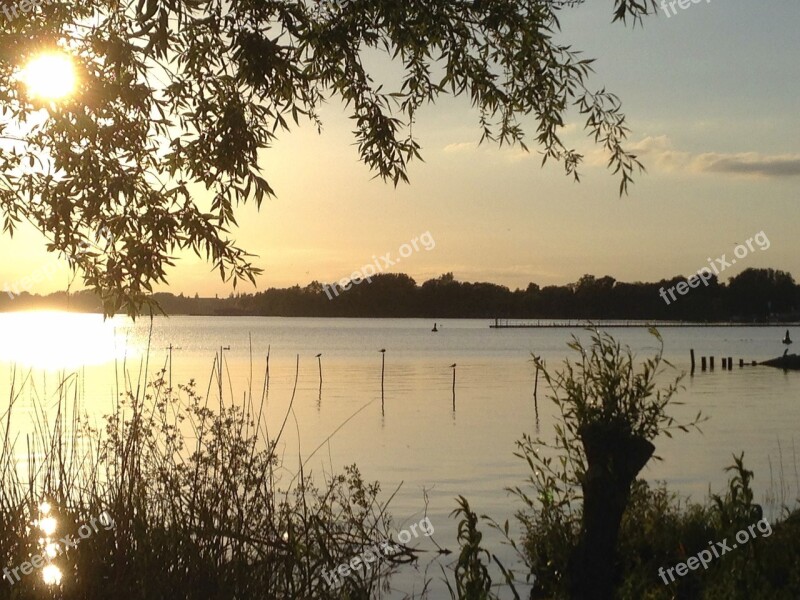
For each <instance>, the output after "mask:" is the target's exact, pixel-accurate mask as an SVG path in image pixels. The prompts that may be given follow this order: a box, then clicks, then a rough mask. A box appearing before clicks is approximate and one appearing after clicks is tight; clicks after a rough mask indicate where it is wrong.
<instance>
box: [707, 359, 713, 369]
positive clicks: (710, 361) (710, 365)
mask: <svg viewBox="0 0 800 600" xmlns="http://www.w3.org/2000/svg"><path fill="white" fill-rule="evenodd" d="M708 368H709V369H711V370H712V371H713V370H714V357H713V356H709V357H708Z"/></svg>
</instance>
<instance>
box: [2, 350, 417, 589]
mask: <svg viewBox="0 0 800 600" xmlns="http://www.w3.org/2000/svg"><path fill="white" fill-rule="evenodd" d="M218 366H220V367H221V363H219V365H218ZM123 371H124V369H123ZM215 371H218V372H219V373H220V375H221V373H222V369H221V368H219V369H215ZM144 372H145V373H146V372H147V363H146V362H145V365H144ZM166 373H167V370H166V369H162V370H160V371H158V372H157V373H156V375H155V376H154V377H153V378H151V379H150V380H149V381H147V382H146V384H141V385H140V383H138V382H136V383H133V382H131V380H130V379H129V378H128V377H127V376H123V377H122V382H119V380H118V382H117V385H118V389H117V392H116V394H117V397H116V398H115V402H114V407H113V410H112V411H111V413H110V414H109V415H106V416H105V417H104V418H103V419H102V420H101V421H100V422H99V424H93V423H92V421H91V420H90V419H89V418H88V417H87V416H86V415H85V414H83V413H82V409H81V404H82V403H81V401H82V398H81V393H80V392H79V387H80V386H79V385H78V381H77V379H76V377H75V376H69V377H67V376H65V377H62V380H61V381H60V382H59V386H58V388H57V391H56V392H55V398H54V399H53V400H50V399H47V398H38V397H36V395H35V394H32V395H33V396H34V397H33V399H32V401H31V402H32V405H33V412H32V413H31V414H33V432H32V433H31V434H29V435H26V436H25V437H24V438H23V437H22V436H19V435H17V434H16V432H18V431H20V427H19V424H18V420H19V417H20V413H23V414H24V413H25V412H26V410H23V408H25V409H26V408H27V407H21V404H22V398H23V394H24V392H23V388H25V387H26V383H25V382H23V383H22V384H20V383H18V382H16V381H13V380H12V383H11V386H10V388H11V389H10V393H9V399H8V406H7V407H5V408H6V410H5V412H4V413H3V418H2V438H3V442H2V448H0V471H1V473H2V474H1V475H0V476H1V477H2V480H1V481H0V522H1V523H2V528H0V556H2V557H3V560H4V564H3V565H2V566H3V567H6V568H8V569H9V570H10V569H13V568H14V567H19V566H20V565H21V564H22V563H23V562H25V561H30V560H31V557H32V556H33V555H34V554H37V553H39V552H40V551H41V549H42V541H41V538H42V533H41V531H39V528H38V527H37V524H36V519H37V517H38V512H39V510H38V507H39V505H40V504H41V503H42V502H44V501H47V502H49V503H50V504H51V505H52V516H53V517H54V518H55V519H56V522H57V531H56V533H55V534H54V536H53V537H54V539H57V538H59V537H61V536H64V535H67V534H68V535H71V536H72V537H73V538H75V539H77V538H78V535H77V533H76V532H77V530H78V528H79V527H80V526H81V525H82V524H84V523H89V522H90V521H91V520H92V519H93V518H95V519H96V518H97V517H98V516H99V515H100V514H101V513H103V512H106V513H107V514H109V515H110V516H111V518H112V519H113V523H114V525H113V527H109V528H103V527H101V528H99V529H98V531H97V532H95V533H93V534H92V535H91V536H89V537H87V538H86V539H82V540H81V541H80V543H79V544H78V545H77V546H76V547H71V548H69V549H66V550H64V551H63V552H62V553H61V554H59V555H58V556H56V557H55V558H53V559H52V561H51V562H52V564H53V565H55V566H57V567H58V569H60V571H61V574H62V579H61V582H60V584H58V585H52V584H51V585H47V584H46V583H45V582H44V580H43V577H42V573H41V572H40V571H39V570H34V571H33V572H32V573H30V574H27V575H22V576H21V579H20V581H16V580H14V581H15V583H13V585H12V583H11V582H10V580H9V578H7V579H5V580H4V581H2V582H0V597H2V598H12V597H13V598H18V599H27V598H76V599H77V598H81V599H85V600H91V599H94V598H109V597H114V598H137V599H147V600H156V599H160V598H164V599H170V600H173V599H175V598H187V599H190V598H204V599H208V598H226V599H229V598H259V599H260V598H275V599H283V598H285V599H298V598H304V599H305V598H307V599H316V598H320V599H322V598H369V597H375V595H380V591H381V590H382V589H386V587H387V585H388V584H387V581H388V580H387V577H388V576H389V575H390V573H391V572H392V570H393V569H394V563H393V562H391V561H387V562H385V563H383V564H382V565H381V566H380V567H379V568H375V569H372V570H370V571H366V570H362V571H356V572H354V574H353V575H352V576H350V577H348V578H346V579H345V580H344V583H343V585H342V586H341V587H340V588H339V589H332V588H331V587H330V586H329V584H328V582H327V581H326V580H325V578H324V576H323V573H324V572H325V571H330V569H332V568H334V567H335V566H336V565H338V564H340V563H347V562H348V561H349V560H350V559H351V558H352V557H353V556H354V555H356V554H357V553H358V552H359V551H360V548H361V547H362V546H365V545H371V544H373V543H375V541H376V540H378V541H379V540H385V539H388V538H389V535H388V531H389V528H390V526H391V519H390V517H389V515H388V513H387V505H386V503H381V501H380V500H379V494H380V486H379V485H378V484H377V483H368V482H365V481H364V480H363V478H362V477H361V474H360V473H359V471H358V469H357V468H356V467H355V466H351V467H348V468H346V469H345V470H344V472H343V473H342V474H338V475H328V476H324V477H323V478H322V481H318V479H317V478H315V477H313V476H312V475H311V474H310V473H307V472H305V470H304V468H303V466H302V465H301V467H300V471H299V472H298V473H297V474H296V475H295V477H293V478H291V480H289V481H287V480H286V479H287V478H286V477H285V476H284V477H283V479H282V476H281V475H279V473H282V472H283V471H282V470H281V469H280V468H279V467H280V460H281V459H280V457H279V456H278V455H277V453H276V448H277V447H278V442H279V440H280V438H281V435H282V433H283V429H284V426H285V425H286V420H287V418H288V414H289V413H288V411H287V414H286V415H285V416H284V417H283V421H282V426H281V428H280V431H279V432H278V433H277V434H276V435H274V436H273V437H270V435H269V433H268V429H267V424H266V417H267V415H266V410H265V400H266V394H267V386H266V385H265V386H264V389H263V392H262V394H261V396H260V397H256V398H254V397H253V396H252V394H251V395H250V396H247V395H245V400H244V402H243V403H240V404H238V405H237V404H234V403H233V401H232V398H230V399H228V400H227V401H223V398H222V396H220V398H219V399H218V401H217V402H213V403H212V402H209V398H208V396H206V397H203V396H201V395H200V394H199V393H198V390H197V387H196V384H195V382H194V381H189V382H188V383H186V384H182V385H179V386H178V387H177V389H172V388H170V387H169V383H168V381H169V376H167V375H166ZM296 375H297V374H296V373H295V390H296V385H297V379H296ZM140 381H141V379H140ZM29 383H30V382H27V385H29ZM219 389H220V390H222V385H221V381H220V386H219ZM231 395H232V394H231ZM293 400H294V391H293V392H292V402H293ZM210 404H214V405H215V406H213V407H211V406H209V405H210ZM26 405H27V402H26ZM289 410H291V403H290V407H289ZM62 549H63V548H62ZM408 557H409V554H408V553H406V554H405V558H406V559H408ZM403 558H404V557H402V556H401V557H398V560H402V559H403Z"/></svg>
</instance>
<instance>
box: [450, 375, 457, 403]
mask: <svg viewBox="0 0 800 600" xmlns="http://www.w3.org/2000/svg"><path fill="white" fill-rule="evenodd" d="M450 368H451V369H453V412H456V363H453V364H452V365H450Z"/></svg>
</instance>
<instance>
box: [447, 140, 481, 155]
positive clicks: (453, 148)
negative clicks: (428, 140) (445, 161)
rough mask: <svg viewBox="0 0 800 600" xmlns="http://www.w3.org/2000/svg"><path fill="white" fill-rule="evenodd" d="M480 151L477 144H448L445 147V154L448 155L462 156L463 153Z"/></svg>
mask: <svg viewBox="0 0 800 600" xmlns="http://www.w3.org/2000/svg"><path fill="white" fill-rule="evenodd" d="M477 149H478V144H477V143H475V142H457V143H454V144H447V146H445V147H444V152H446V153H447V154H460V153H463V152H470V151H474V150H477Z"/></svg>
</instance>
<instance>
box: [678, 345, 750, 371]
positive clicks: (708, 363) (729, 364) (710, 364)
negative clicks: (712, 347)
mask: <svg viewBox="0 0 800 600" xmlns="http://www.w3.org/2000/svg"><path fill="white" fill-rule="evenodd" d="M689 352H690V355H691V358H692V374H694V370H695V362H694V348H692V349H691V350H690V351H689ZM706 359H708V360H706ZM744 363H745V361H744V359H743V358H740V359H739V368H740V369H741V368H743V367H744ZM750 364H751V365H752V366H754V367H755V366H756V365H757V364H758V363H757V362H756V361H752V362H751V363H750ZM726 369H727V370H728V371H730V370H732V369H733V358H732V357H730V356H729V357H727V358H725V357H724V356H723V357H722V370H723V371H724V370H726ZM700 370H701V371H707V370H711V371H713V370H714V357H713V356H709V357H705V356H701V357H700Z"/></svg>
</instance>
